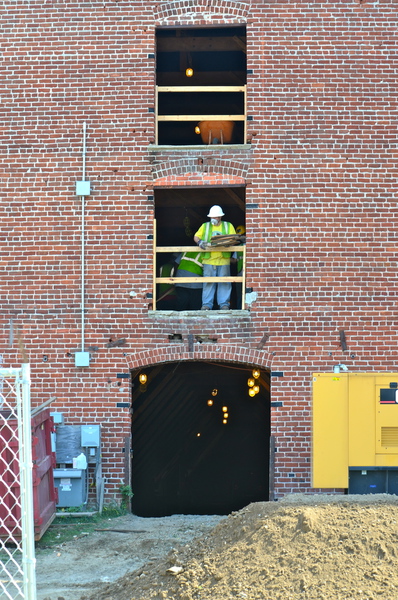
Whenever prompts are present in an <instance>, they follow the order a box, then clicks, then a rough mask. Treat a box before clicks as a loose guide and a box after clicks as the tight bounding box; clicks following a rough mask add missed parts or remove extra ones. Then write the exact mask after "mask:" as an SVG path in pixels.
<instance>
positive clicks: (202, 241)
mask: <svg viewBox="0 0 398 600" xmlns="http://www.w3.org/2000/svg"><path fill="white" fill-rule="evenodd" d="M198 246H199V248H203V250H206V248H207V247H208V246H209V243H208V242H205V241H204V240H200V242H199V244H198Z"/></svg>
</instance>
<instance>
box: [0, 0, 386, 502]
mask: <svg viewBox="0 0 398 600" xmlns="http://www.w3.org/2000/svg"><path fill="white" fill-rule="evenodd" d="M190 29H191V30H192V31H193V33H192V35H193V36H194V37H196V36H199V38H200V37H201V36H202V38H203V39H206V43H209V42H208V39H209V38H211V36H212V32H213V30H214V35H215V37H217V36H218V38H219V39H218V43H219V41H220V39H224V37H226V38H228V40H229V42H230V40H231V39H235V40H236V39H237V40H238V42H237V45H236V49H235V50H234V51H233V52H232V51H231V55H230V59H231V60H232V59H233V57H232V54H233V55H234V56H235V54H236V55H237V54H238V52H239V57H238V59H239V60H240V61H242V60H243V61H246V63H245V64H244V68H242V67H239V69H240V71H239V72H240V75H236V73H235V74H234V77H235V80H236V82H235V83H234V85H235V86H236V90H235V92H234V93H236V94H239V93H243V92H240V91H239V90H238V87H239V89H240V88H245V91H244V93H245V102H244V106H243V108H242V105H241V104H240V105H239V106H240V111H241V112H243V119H241V120H240V121H239V122H238V121H237V123H238V125H237V131H238V137H237V139H236V140H235V141H234V140H233V141H232V142H231V143H225V144H209V143H205V142H201V141H200V140H199V138H197V140H196V139H195V141H194V142H193V143H192V140H191V138H190V137H189V136H188V137H186V138H185V137H184V136H185V130H186V129H185V124H184V123H183V124H181V122H179V121H178V120H175V118H176V116H178V114H179V113H177V115H176V114H174V115H173V116H172V118H171V125H170V123H168V122H167V119H166V120H165V119H163V120H162V118H161V117H162V116H163V117H164V114H162V110H161V107H162V102H163V100H161V98H160V96H158V99H157V94H156V86H157V85H163V86H167V85H169V86H170V85H171V86H173V85H174V86H175V87H178V86H179V85H185V84H184V83H182V84H181V81H182V80H178V78H176V79H175V80H173V79H172V78H171V79H170V80H168V79H167V73H168V69H169V70H172V69H174V67H170V65H169V63H168V62H167V61H168V55H167V52H168V50H169V48H170V51H169V54H170V57H171V55H172V54H173V56H174V55H176V56H177V59H176V60H177V62H178V60H179V63H180V66H181V65H182V62H183V61H182V57H183V56H184V60H185V59H186V60H188V61H189V60H190V59H192V57H193V58H195V52H190V51H189V49H188V50H186V48H187V47H186V46H184V48H185V50H184V52H182V51H181V53H180V54H178V50H175V48H177V46H178V43H180V41H181V39H182V38H184V36H185V38H188V39H190V31H189V30H190ZM199 30H202V32H200V31H199ZM2 31H3V43H2V53H1V65H2V73H3V83H2V103H1V108H0V111H1V115H2V136H1V137H2V153H1V170H2V182H3V183H2V197H3V202H2V218H1V231H2V244H1V264H2V271H3V285H2V290H3V291H2V295H1V325H2V327H1V332H2V333H1V347H2V351H1V354H2V361H3V365H4V366H16V365H18V364H19V363H20V362H21V360H22V357H21V347H20V344H19V343H18V337H19V338H20V340H22V343H23V344H24V347H25V351H26V353H27V355H28V356H29V360H30V362H31V367H32V401H33V403H34V404H35V405H39V404H40V403H42V402H45V401H46V400H48V399H49V398H51V397H54V396H56V400H54V401H53V403H52V405H51V406H52V409H53V410H54V411H60V412H62V413H63V414H64V417H65V419H66V421H67V422H68V423H71V424H79V423H99V424H100V425H101V435H102V444H103V446H102V461H103V472H104V475H105V478H106V493H105V499H108V500H111V499H113V498H118V497H119V496H118V486H119V484H120V482H121V481H122V482H129V481H130V476H131V473H130V464H129V462H130V461H129V458H128V453H129V448H130V441H129V440H130V436H131V422H132V415H131V402H132V395H134V388H132V387H131V385H130V382H133V383H134V382H136V380H137V375H138V374H139V373H140V372H141V371H142V370H145V369H149V371H148V372H152V371H151V369H152V370H153V369H154V368H156V367H157V366H160V365H177V364H181V363H185V362H191V363H195V364H199V363H201V364H208V363H213V362H214V363H215V364H224V365H228V366H229V367H231V368H232V371H233V369H234V368H236V369H238V370H239V369H241V368H243V369H249V370H250V369H252V368H254V367H257V368H259V369H260V370H261V372H262V374H263V381H264V382H265V386H266V387H267V389H268V383H269V382H270V386H269V390H270V391H269V393H268V395H267V396H266V397H265V396H264V402H265V403H267V410H268V411H269V415H270V421H269V423H270V433H271V436H272V438H271V439H272V440H274V443H275V448H276V451H275V452H274V450H273V449H272V452H271V457H268V456H267V461H268V460H269V463H270V464H271V467H272V477H271V481H272V482H273V487H272V494H273V495H274V496H275V497H276V498H278V497H281V496H283V495H284V494H286V493H288V492H304V493H308V492H313V491H319V490H313V489H312V488H311V476H310V475H311V382H312V376H313V373H314V372H328V371H332V369H333V366H334V365H336V364H338V363H344V364H345V365H347V367H348V368H349V370H350V371H363V372H372V371H394V370H396V367H397V366H396V346H397V341H398V335H397V332H396V331H395V324H396V317H397V309H396V296H397V292H396V285H395V284H396V264H397V258H398V245H397V243H396V233H395V222H396V210H395V186H396V176H397V155H398V154H397V138H396V118H397V83H396V73H397V66H398V65H397V62H398V61H397V56H396V52H395V49H396V44H397V33H396V32H397V11H396V6H395V2H394V0H379V1H378V2H375V1H370V0H341V1H334V2H326V1H320V2H313V1H312V0H311V1H310V0H301V1H300V2H298V1H297V2H293V1H283V0H239V1H238V0H236V1H235V0H231V1H224V0H174V1H173V0H171V1H164V0H155V1H151V0H148V1H145V2H144V1H141V0H118V1H116V0H101V1H99V0H88V1H84V0H83V1H82V2H74V1H69V0H66V1H65V2H59V1H57V0H51V1H43V0H29V1H28V2H26V0H25V1H23V2H22V1H21V0H16V1H15V0H14V1H13V2H10V1H8V2H7V1H6V2H5V10H4V12H3V15H2ZM163 32H166V33H163ZM203 32H204V33H203ZM224 32H225V35H224ZM171 38H172V42H170V39H171ZM185 38H184V39H185ZM203 39H202V43H204V42H203ZM229 42H228V43H229ZM168 44H171V45H170V46H168ZM220 47H221V46H220ZM193 48H194V46H193ZM162 49H163V50H162ZM228 51H230V49H229V50H228V49H227V53H228ZM161 52H163V54H164V57H163V58H164V61H165V63H167V64H166V67H165V68H163V67H162V65H161V61H160V60H159V53H161ZM207 52H208V53H209V52H211V50H209V48H207ZM176 53H177V54H176ZM221 53H222V52H221V51H220V53H219V54H220V56H221ZM217 56H218V55H217ZM174 58H175V56H174ZM174 58H173V60H174ZM170 60H171V58H170ZM220 60H221V59H220ZM227 60H229V58H228V57H227ZM209 62H210V63H211V62H212V61H211V60H210V61H209ZM215 62H216V61H215ZM193 67H194V68H195V65H193ZM182 68H183V66H181V69H182ZM162 69H163V70H162ZM239 69H238V67H237V68H236V71H237V70H239ZM208 70H211V68H210V66H209V67H208ZM215 70H217V68H216V67H215ZM221 70H222V71H223V73H224V74H226V73H227V68H226V67H222V68H221ZM161 71H162V72H161ZM213 75H214V73H213ZM163 76H164V78H163V79H162V77H163ZM239 78H240V79H239ZM235 80H234V81H235ZM169 81H171V83H169ZM193 81H194V78H193ZM208 81H209V83H208V82H207V81H206V79H203V80H202V83H201V85H209V86H210V87H211V86H213V92H214V94H216V96H214V98H216V100H217V102H219V100H220V94H222V92H220V91H218V92H217V91H214V87H216V86H217V84H218V81H217V73H216V75H215V77H213V78H209V80H208ZM175 82H177V83H175ZM203 82H204V83H203ZM190 85H193V83H190ZM220 85H231V82H230V81H229V80H228V82H227V83H226V84H223V83H221V84H220ZM159 93H160V94H161V93H163V92H159V90H158V94H159ZM167 93H168V92H164V94H165V95H166V96H167ZM176 93H177V96H176V98H177V100H176V103H177V104H178V102H179V101H180V100H181V98H180V96H178V92H176ZM198 93H199V94H200V92H198ZM209 93H210V92H209ZM217 94H218V95H217ZM164 102H165V103H166V104H165V106H166V113H165V114H166V115H167V114H168V113H167V110H169V113H170V111H171V112H173V110H172V104H173V103H172V102H171V103H169V104H168V103H167V98H166V99H165V100H164ZM209 102H210V110H211V107H212V104H211V103H212V102H213V100H212V99H210V100H209ZM217 102H216V103H217ZM239 102H240V101H239ZM239 102H238V104H239ZM183 103H184V102H183ZM186 103H187V104H189V102H188V101H187V102H186ZM177 104H176V105H177ZM227 105H228V102H226V110H229V107H228V106H227ZM217 110H219V109H217ZM217 110H216V109H214V111H215V114H219V112H217ZM206 111H207V112H206ZM163 112H164V111H163ZM174 112H175V111H174ZM186 112H188V114H191V115H194V116H196V115H197V110H196V112H193V113H189V110H188V109H187V110H186ZM208 112H209V109H208V107H207V108H206V110H205V113H206V114H208ZM229 112H230V111H229ZM222 113H223V111H222V110H221V114H222ZM173 118H174V121H173ZM194 120H195V119H194V117H193V118H192V121H194ZM84 123H85V124H86V138H85V139H86V153H85V155H83V127H84V125H83V124H84ZM173 123H174V125H175V129H173V127H174V126H173ZM239 127H240V129H239ZM174 131H175V132H180V131H181V132H182V133H181V134H180V133H178V134H177V133H176V134H175V133H174ZM174 135H176V141H174V138H173V136H174ZM179 135H180V136H181V137H178V136H179ZM189 135H191V133H189ZM82 180H84V181H85V180H87V181H89V182H90V193H89V194H88V195H87V196H83V197H81V196H79V195H77V193H76V182H78V181H82ZM198 190H199V191H200V192H201V193H202V194H203V196H202V198H203V199H202V200H201V204H200V205H199V204H197V200H196V199H197V198H198V197H199V196H198V193H199V192H198ZM170 193H171V194H173V197H175V198H181V201H180V203H179V204H178V202H177V204H176V205H173V207H172V211H174V212H173V215H174V214H176V215H177V216H176V219H177V220H178V222H176V223H175V224H174V229H173V228H171V229H169V230H168V227H170V223H167V222H166V221H164V219H166V217H164V207H166V208H167V202H170ZM195 194H196V195H195ZM82 198H83V199H82ZM207 198H209V199H211V200H212V201H213V200H215V203H217V204H220V205H222V206H223V208H224V210H225V212H226V215H227V217H226V218H228V219H230V220H231V221H234V225H235V226H237V225H239V224H240V223H239V222H238V217H239V218H240V219H241V220H243V219H244V223H245V225H246V232H247V244H246V282H245V284H246V289H247V294H248V295H247V303H246V305H245V307H244V308H243V309H242V310H236V309H235V310H231V311H230V312H229V313H224V312H223V313H220V312H218V311H211V312H210V313H209V314H205V315H203V314H198V313H195V314H186V313H184V314H180V313H179V312H177V311H166V312H165V311H163V310H162V311H159V310H154V309H155V308H156V305H155V306H154V305H153V304H152V303H153V301H154V298H153V293H154V274H155V270H156V269H154V264H155V266H156V265H157V263H156V259H155V258H154V235H155V236H157V238H159V237H160V238H161V240H162V241H161V242H160V243H161V244H163V245H170V246H173V245H184V244H185V245H191V244H192V243H193V242H192V238H188V237H186V238H185V241H184V240H183V239H182V238H179V239H177V240H176V239H170V240H169V241H168V231H170V232H172V235H173V236H174V235H175V229H176V228H177V227H178V228H179V229H180V230H181V231H183V230H184V217H188V220H187V221H185V226H186V225H187V224H188V225H189V227H188V229H189V228H192V231H193V232H194V231H195V230H196V228H197V227H198V226H199V225H200V221H199V220H198V214H199V216H203V217H204V218H205V216H206V214H205V212H204V211H206V210H207V209H208V208H209V205H208V204H209V202H208V201H207ZM218 200H219V201H218ZM209 201H210V200H209ZM186 205H188V209H187V210H186V209H185V208H186ZM192 206H197V207H199V208H197V210H196V212H195V211H193V212H192V211H191V208H190V207H192ZM178 208H180V209H181V210H180V213H178ZM183 209H184V210H185V212H184V210H183ZM175 211H177V212H175ZM157 213H158V215H157ZM166 213H167V210H166ZM155 217H156V219H157V226H158V230H157V231H156V228H155V234H154V219H155ZM173 218H174V217H173ZM163 225H164V227H163ZM82 228H84V237H83V239H84V248H83V250H82ZM169 237H170V236H169ZM176 242H177V243H176ZM83 259H84V260H83ZM154 261H155V263H154ZM82 262H84V264H83V269H82ZM82 271H83V272H84V278H82ZM82 286H84V287H83V298H82ZM83 316H84V318H83ZM80 351H83V352H88V353H89V354H90V364H89V366H88V367H79V366H75V353H76V352H80ZM122 375H124V376H126V375H127V376H129V378H126V377H122ZM132 390H133V391H132ZM133 434H134V432H133ZM240 435H241V434H240V433H239V431H238V432H237V433H236V443H237V445H238V444H239V439H240ZM133 437H134V435H133ZM268 442H269V435H267V439H266V443H267V444H268ZM132 447H133V448H134V439H133V442H132ZM267 465H268V462H267V464H265V465H263V467H264V468H267ZM132 477H133V489H134V459H133V468H132ZM264 499H268V497H265V498H264ZM248 500H249V501H250V498H249V499H248Z"/></svg>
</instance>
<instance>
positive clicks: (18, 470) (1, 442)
mask: <svg viewBox="0 0 398 600" xmlns="http://www.w3.org/2000/svg"><path fill="white" fill-rule="evenodd" d="M35 567H36V563H35V542H34V507H33V482H32V434H31V409H30V367H29V364H27V363H26V364H23V365H22V366H21V368H19V369H6V368H1V369H0V598H2V599H3V598H4V599H7V600H36V571H35Z"/></svg>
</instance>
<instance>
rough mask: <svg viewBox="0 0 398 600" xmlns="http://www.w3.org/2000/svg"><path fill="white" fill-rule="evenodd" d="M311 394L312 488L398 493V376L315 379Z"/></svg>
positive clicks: (351, 375)
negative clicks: (397, 479) (397, 478)
mask: <svg viewBox="0 0 398 600" xmlns="http://www.w3.org/2000/svg"><path fill="white" fill-rule="evenodd" d="M312 389H313V403H312V487H314V488H346V489H349V491H350V493H372V492H373V493H375V492H376V491H377V492H379V493H380V492H381V493H383V492H386V491H387V492H388V493H397V490H398V487H397V483H396V477H397V467H398V392H397V391H398V373H314V374H313V388H312ZM363 490H367V491H366V492H365V491H363Z"/></svg>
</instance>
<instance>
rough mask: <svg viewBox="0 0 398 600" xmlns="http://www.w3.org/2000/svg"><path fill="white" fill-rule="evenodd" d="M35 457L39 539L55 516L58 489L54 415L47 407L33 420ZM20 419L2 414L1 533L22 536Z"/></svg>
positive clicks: (6, 536) (0, 418) (34, 488)
mask: <svg viewBox="0 0 398 600" xmlns="http://www.w3.org/2000/svg"><path fill="white" fill-rule="evenodd" d="M31 426H32V461H33V473H32V479H33V510H34V530H35V540H39V539H40V538H41V537H42V535H43V533H44V532H45V531H46V530H47V528H48V527H49V526H50V524H51V523H52V521H53V520H54V518H55V513H56V504H57V490H56V488H55V487H54V474H53V469H54V467H55V453H54V452H53V451H52V448H51V433H52V432H53V431H54V423H53V418H52V417H51V416H50V411H49V409H44V410H42V411H41V412H40V413H38V414H37V415H35V416H34V417H32V420H31ZM17 427H18V422H17V420H16V419H15V418H10V416H9V414H8V415H7V412H6V411H1V415H0V499H1V500H0V537H1V539H6V540H9V541H12V539H20V537H21V523H20V519H21V508H20V496H19V493H20V486H19V462H18V437H17V435H18V432H17Z"/></svg>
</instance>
